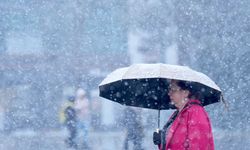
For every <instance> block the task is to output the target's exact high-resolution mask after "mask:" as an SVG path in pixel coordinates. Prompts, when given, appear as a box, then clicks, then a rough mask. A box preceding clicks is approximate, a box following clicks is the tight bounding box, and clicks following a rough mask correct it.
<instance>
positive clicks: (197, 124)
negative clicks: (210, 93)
mask: <svg viewBox="0 0 250 150" xmlns="http://www.w3.org/2000/svg"><path fill="white" fill-rule="evenodd" d="M187 121H188V122H187V141H186V142H185V147H187V149H188V150H193V149H197V150H214V143H213V136H212V129H211V125H210V121H209V118H208V115H207V113H206V112H205V110H204V108H203V107H201V106H192V108H191V109H190V111H189V114H188V120H187Z"/></svg>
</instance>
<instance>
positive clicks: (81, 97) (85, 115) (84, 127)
mask: <svg viewBox="0 0 250 150" xmlns="http://www.w3.org/2000/svg"><path fill="white" fill-rule="evenodd" d="M75 110H76V114H77V128H78V131H79V132H78V133H79V135H80V144H79V145H80V146H82V147H83V149H85V150H86V149H90V147H89V143H88V138H89V137H88V132H89V126H90V125H89V124H90V123H89V122H90V115H89V100H88V98H87V95H86V91H85V90H84V89H81V88H80V89H78V90H77V92H76V101H75ZM81 135H82V136H81Z"/></svg>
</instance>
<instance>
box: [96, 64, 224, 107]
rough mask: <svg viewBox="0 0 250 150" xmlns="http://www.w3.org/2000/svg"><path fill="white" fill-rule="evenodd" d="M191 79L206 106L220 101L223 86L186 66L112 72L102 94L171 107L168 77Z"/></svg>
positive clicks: (135, 103) (127, 101)
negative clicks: (220, 86)
mask: <svg viewBox="0 0 250 150" xmlns="http://www.w3.org/2000/svg"><path fill="white" fill-rule="evenodd" d="M171 79H175V80H182V81H189V82H190V83H191V84H192V86H193V87H195V89H196V90H200V93H201V99H200V101H201V103H202V105H203V106H205V105H208V104H212V103H216V102H219V101H220V98H221V96H222V93H221V90H220V88H219V87H218V86H217V85H216V84H215V83H214V82H213V81H212V80H211V79H210V78H209V77H208V76H206V75H205V74H203V73H201V72H198V71H195V70H193V69H190V68H189V67H186V66H177V65H168V64H161V63H158V64H134V65H131V66H129V67H125V68H119V69H117V70H115V71H113V72H111V73H110V74H109V75H108V76H107V77H106V78H105V79H104V80H103V81H102V82H101V83H100V85H99V91H100V96H101V97H104V98H106V99H109V100H112V101H115V102H118V103H120V104H123V105H128V106H135V107H142V108H150V109H157V110H159V111H160V110H163V109H171V108H173V105H171V103H170V99H169V96H168V94H167V93H168V85H169V80H171Z"/></svg>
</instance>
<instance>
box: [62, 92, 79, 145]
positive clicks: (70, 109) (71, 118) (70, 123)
mask: <svg viewBox="0 0 250 150" xmlns="http://www.w3.org/2000/svg"><path fill="white" fill-rule="evenodd" d="M74 102H75V97H74V96H70V97H68V104H67V105H68V106H67V107H66V108H65V109H64V116H65V126H66V128H67V130H68V132H69V136H68V138H67V139H66V140H65V143H66V145H67V146H68V147H69V148H74V149H77V144H76V135H77V128H76V123H77V122H76V111H75V109H74Z"/></svg>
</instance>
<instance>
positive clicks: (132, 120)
mask: <svg viewBox="0 0 250 150" xmlns="http://www.w3.org/2000/svg"><path fill="white" fill-rule="evenodd" d="M123 121H124V122H123V124H124V125H125V128H126V137H125V140H124V145H123V147H124V150H128V149H129V143H130V142H132V143H133V149H134V150H143V148H142V142H143V137H144V133H143V126H142V123H141V116H140V114H139V113H138V112H137V111H136V110H134V108H131V107H127V108H125V110H124V119H123Z"/></svg>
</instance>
